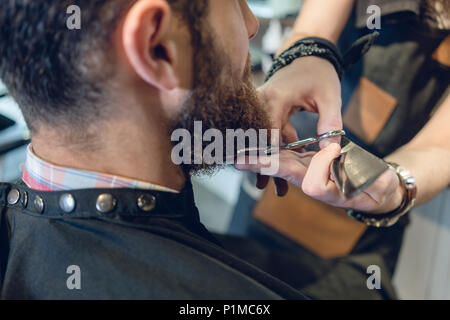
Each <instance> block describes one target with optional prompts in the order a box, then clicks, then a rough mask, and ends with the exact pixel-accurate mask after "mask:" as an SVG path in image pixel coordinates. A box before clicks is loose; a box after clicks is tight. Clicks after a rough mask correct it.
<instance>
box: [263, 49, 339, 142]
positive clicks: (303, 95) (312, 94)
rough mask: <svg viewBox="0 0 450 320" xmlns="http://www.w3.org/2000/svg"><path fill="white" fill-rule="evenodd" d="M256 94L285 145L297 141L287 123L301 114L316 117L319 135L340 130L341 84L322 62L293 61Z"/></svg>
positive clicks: (311, 58) (332, 69)
mask: <svg viewBox="0 0 450 320" xmlns="http://www.w3.org/2000/svg"><path fill="white" fill-rule="evenodd" d="M258 91H259V93H260V95H261V96H262V98H263V99H264V101H265V102H266V104H267V108H268V112H269V115H270V117H271V119H272V122H273V124H274V127H275V128H277V129H281V134H282V138H283V141H284V142H286V143H290V142H294V141H296V140H298V137H297V133H296V130H295V128H294V127H293V126H292V125H291V124H290V122H289V120H290V117H291V116H292V115H294V114H295V113H297V112H299V111H301V110H306V111H309V112H314V113H318V114H319V123H318V128H317V134H318V135H320V134H323V133H325V132H328V131H334V130H341V129H342V114H341V107H342V99H341V83H340V81H339V77H338V75H337V73H336V69H335V68H334V66H333V65H332V64H331V63H330V62H328V61H327V60H325V59H322V58H319V57H303V58H299V59H296V60H295V61H294V62H292V63H291V64H290V65H288V66H286V67H284V68H282V69H280V70H279V71H278V72H276V73H275V74H274V75H273V76H272V78H271V79H270V80H269V81H268V82H266V83H265V84H264V85H263V86H262V87H260V88H259V89H258ZM335 141H336V142H338V141H339V140H335ZM325 146H326V145H324V144H322V145H321V147H325Z"/></svg>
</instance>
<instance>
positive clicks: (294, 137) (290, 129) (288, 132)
mask: <svg viewBox="0 0 450 320" xmlns="http://www.w3.org/2000/svg"><path fill="white" fill-rule="evenodd" d="M298 140H300V139H299V137H298V134H297V129H295V127H294V126H293V125H292V124H291V123H288V124H287V125H285V126H284V128H283V141H284V142H285V143H292V142H295V141H298Z"/></svg>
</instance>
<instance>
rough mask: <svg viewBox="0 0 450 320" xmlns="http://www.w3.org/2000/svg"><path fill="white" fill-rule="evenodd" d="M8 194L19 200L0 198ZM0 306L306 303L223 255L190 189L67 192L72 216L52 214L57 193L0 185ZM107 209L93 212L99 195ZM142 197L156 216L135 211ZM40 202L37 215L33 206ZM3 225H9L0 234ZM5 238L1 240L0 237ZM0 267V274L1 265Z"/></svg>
mask: <svg viewBox="0 0 450 320" xmlns="http://www.w3.org/2000/svg"><path fill="white" fill-rule="evenodd" d="M11 188H15V189H18V190H19V191H20V193H21V200H23V199H24V194H25V192H26V193H27V194H28V202H26V205H24V202H23V201H19V202H18V203H17V204H14V205H9V204H6V202H5V197H6V194H7V193H8V191H9V190H10V189H11ZM0 190H1V192H2V194H3V196H2V200H1V205H2V208H3V211H2V214H1V221H2V223H1V225H2V229H3V230H2V233H1V234H0V235H1V242H0V246H1V252H0V255H1V257H3V259H4V257H6V256H7V257H8V258H7V261H6V269H4V267H2V269H1V270H2V278H1V298H2V299H263V300H266V299H306V296H305V295H303V294H302V293H300V292H299V291H297V290H295V289H293V288H292V287H290V286H289V285H287V284H285V283H284V282H282V281H280V280H278V279H276V278H274V277H272V276H270V275H269V274H267V273H265V272H263V271H261V270H260V269H258V268H256V267H254V266H252V265H250V264H248V263H246V262H245V261H243V260H241V259H239V258H237V257H235V256H234V255H232V254H230V253H229V252H227V251H226V250H224V249H223V248H222V247H221V246H220V245H219V242H218V241H217V240H216V239H215V238H214V237H213V236H212V235H211V234H210V233H209V232H208V231H207V230H206V228H205V227H204V226H203V225H202V224H201V223H200V220H199V215H198V211H197V209H196V207H195V204H194V200H193V192H192V186H191V185H190V184H189V185H188V186H187V188H186V189H185V190H184V191H183V192H182V193H181V194H180V195H174V194H170V193H164V192H153V191H146V190H128V189H111V190H110V189H107V190H102V189H93V190H75V191H71V192H70V194H72V195H73V196H74V198H75V199H76V203H77V206H76V208H75V210H74V211H73V212H72V213H70V214H68V213H63V212H62V211H61V210H60V209H59V207H58V201H59V198H60V196H62V195H63V194H64V193H65V192H36V191H33V190H30V189H28V188H25V187H23V186H18V185H8V184H1V185H0ZM103 193H109V194H112V195H114V197H115V198H116V200H117V207H116V209H115V210H114V211H113V212H112V213H110V214H102V213H100V212H97V211H96V209H95V202H96V201H95V200H96V199H97V197H98V196H99V195H100V194H103ZM143 194H152V195H153V196H155V197H156V199H157V201H156V208H155V209H154V210H153V211H152V212H148V213H144V212H142V211H141V210H140V209H139V207H138V206H137V204H136V203H137V198H138V197H139V196H141V195H143ZM35 196H40V197H42V199H43V201H44V204H45V209H44V211H43V212H42V213H39V212H38V211H37V210H36V209H35V207H34V202H33V199H34V197H35ZM5 222H7V223H8V225H9V227H8V228H9V230H8V232H5V230H4V229H5V228H4V226H5ZM5 235H7V236H5ZM3 265H4V264H3ZM72 265H75V266H79V267H80V270H81V290H69V289H68V287H67V285H66V281H67V279H68V278H69V276H70V274H67V273H66V270H67V268H68V267H69V266H72Z"/></svg>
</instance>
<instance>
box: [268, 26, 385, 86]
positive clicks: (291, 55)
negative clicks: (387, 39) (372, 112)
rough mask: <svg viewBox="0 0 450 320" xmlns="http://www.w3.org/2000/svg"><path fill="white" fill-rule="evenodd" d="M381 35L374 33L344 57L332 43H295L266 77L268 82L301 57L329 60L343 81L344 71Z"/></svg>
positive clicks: (316, 40)
mask: <svg viewBox="0 0 450 320" xmlns="http://www.w3.org/2000/svg"><path fill="white" fill-rule="evenodd" d="M378 35H379V33H378V32H374V33H372V34H369V35H367V36H364V37H362V38H360V39H359V40H357V41H356V42H355V43H354V44H353V45H352V46H351V48H350V49H349V50H348V51H347V52H346V54H345V55H344V56H343V55H342V53H341V51H340V50H339V48H338V47H337V46H336V45H335V44H334V43H332V42H330V41H328V40H326V39H324V38H318V37H309V38H304V39H301V40H299V41H297V42H296V43H294V44H293V45H292V46H291V47H289V48H288V49H287V50H285V51H283V52H282V53H281V55H280V56H279V57H278V58H276V59H275V60H274V62H273V65H272V68H271V69H270V71H269V72H268V74H267V76H266V82H267V81H268V80H269V79H270V78H271V77H272V76H273V75H274V74H275V73H276V72H277V71H279V70H280V69H282V68H284V67H286V66H288V65H290V64H291V63H292V62H294V61H295V60H296V59H298V58H301V57H311V56H315V57H320V58H323V59H326V60H328V61H329V62H330V63H331V64H332V65H333V66H334V68H335V69H336V72H337V74H338V76H339V79H340V80H342V77H343V76H344V71H345V69H347V68H348V67H349V66H350V65H352V64H354V63H356V62H357V61H359V60H360V59H361V57H362V56H363V55H364V54H365V53H367V51H369V49H370V48H371V46H372V44H373V43H374V41H375V39H376V38H377V37H378Z"/></svg>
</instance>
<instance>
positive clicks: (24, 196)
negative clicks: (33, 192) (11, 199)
mask: <svg viewBox="0 0 450 320" xmlns="http://www.w3.org/2000/svg"><path fill="white" fill-rule="evenodd" d="M21 202H22V205H23V207H24V208H26V207H27V205H28V192H26V191H24V192H23V194H22V199H21Z"/></svg>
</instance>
